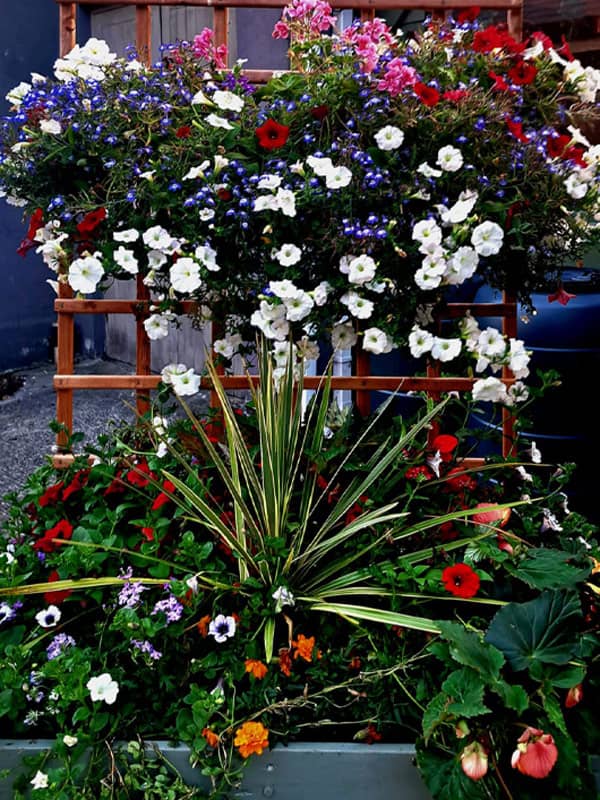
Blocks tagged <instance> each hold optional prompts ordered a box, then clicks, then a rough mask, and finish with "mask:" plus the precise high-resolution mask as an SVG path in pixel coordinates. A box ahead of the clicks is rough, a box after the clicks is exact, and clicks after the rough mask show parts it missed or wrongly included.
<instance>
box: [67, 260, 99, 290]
mask: <svg viewBox="0 0 600 800" xmlns="http://www.w3.org/2000/svg"><path fill="white" fill-rule="evenodd" d="M103 275H104V267H103V266H102V262H101V261H100V259H99V258H96V256H90V255H87V256H84V257H83V258H76V259H75V261H73V262H72V264H71V266H70V267H69V274H68V281H69V286H70V287H71V288H72V289H73V290H74V291H75V292H81V294H92V293H93V292H95V291H96V287H97V285H98V283H99V281H100V280H101V278H102V276H103Z"/></svg>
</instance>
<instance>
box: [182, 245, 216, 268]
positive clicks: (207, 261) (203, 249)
mask: <svg viewBox="0 0 600 800" xmlns="http://www.w3.org/2000/svg"><path fill="white" fill-rule="evenodd" d="M194 255H195V256H196V258H197V259H198V261H199V262H200V263H201V264H203V265H204V266H205V267H206V269H207V270H209V271H210V272H218V271H219V270H220V269H221V267H220V266H219V265H218V264H217V251H216V250H214V249H213V248H212V247H211V246H210V245H208V244H206V245H200V246H199V247H197V248H196V249H195V250H194ZM180 260H181V259H180Z"/></svg>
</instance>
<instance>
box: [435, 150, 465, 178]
mask: <svg viewBox="0 0 600 800" xmlns="http://www.w3.org/2000/svg"><path fill="white" fill-rule="evenodd" d="M436 163H437V165H438V166H439V167H440V168H441V169H443V170H445V171H446V172H457V171H458V170H459V169H460V168H461V167H462V165H463V164H464V159H463V156H462V153H461V152H460V150H459V149H458V148H457V147H453V146H452V145H451V144H448V145H446V146H445V147H441V148H440V149H439V150H438V156H437V161H436Z"/></svg>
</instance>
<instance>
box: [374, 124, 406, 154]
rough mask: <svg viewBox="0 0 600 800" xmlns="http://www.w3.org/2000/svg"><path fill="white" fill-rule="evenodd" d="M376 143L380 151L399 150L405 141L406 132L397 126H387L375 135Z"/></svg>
mask: <svg viewBox="0 0 600 800" xmlns="http://www.w3.org/2000/svg"><path fill="white" fill-rule="evenodd" d="M375 141H376V142H377V147H378V148H379V149H380V150H397V149H398V148H399V147H400V146H401V145H402V142H403V141H404V131H401V130H400V128H397V127H396V126H395V125H385V126H384V127H383V128H381V130H379V131H377V133H376V134H375Z"/></svg>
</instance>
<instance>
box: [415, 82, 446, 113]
mask: <svg viewBox="0 0 600 800" xmlns="http://www.w3.org/2000/svg"><path fill="white" fill-rule="evenodd" d="M413 91H414V93H415V94H416V95H417V97H419V98H420V100H421V102H422V103H423V105H426V106H428V107H429V108H431V107H432V106H436V105H437V104H438V103H439V102H440V93H439V92H438V90H437V89H436V88H435V86H427V84H426V83H415V85H414V86H413Z"/></svg>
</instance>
